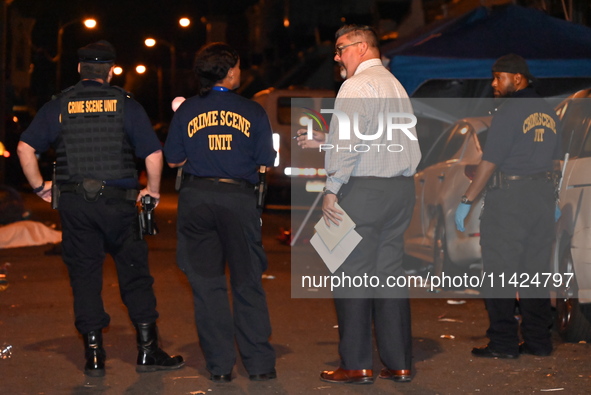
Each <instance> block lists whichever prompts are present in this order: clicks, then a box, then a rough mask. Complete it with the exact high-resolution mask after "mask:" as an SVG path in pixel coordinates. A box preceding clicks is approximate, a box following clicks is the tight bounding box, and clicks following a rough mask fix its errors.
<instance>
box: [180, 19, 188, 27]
mask: <svg viewBox="0 0 591 395" xmlns="http://www.w3.org/2000/svg"><path fill="white" fill-rule="evenodd" d="M190 24H191V20H190V19H189V18H186V17H183V18H181V19H179V25H181V27H189V25H190Z"/></svg>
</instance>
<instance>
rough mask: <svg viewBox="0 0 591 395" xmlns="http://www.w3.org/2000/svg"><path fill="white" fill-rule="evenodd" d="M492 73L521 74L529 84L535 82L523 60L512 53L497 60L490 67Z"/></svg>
mask: <svg viewBox="0 0 591 395" xmlns="http://www.w3.org/2000/svg"><path fill="white" fill-rule="evenodd" d="M492 71H493V72H497V73H511V74H517V73H519V74H523V75H524V76H525V77H526V78H527V79H528V80H529V82H530V83H534V82H535V81H536V78H535V77H534V76H533V75H532V74H531V73H530V71H529V67H528V66H527V62H526V61H525V59H523V58H522V57H521V56H519V55H516V54H513V53H512V54H509V55H505V56H501V57H500V58H498V59H497V61H496V62H495V63H494V64H493V66H492Z"/></svg>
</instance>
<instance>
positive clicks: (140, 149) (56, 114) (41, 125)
mask: <svg viewBox="0 0 591 395" xmlns="http://www.w3.org/2000/svg"><path fill="white" fill-rule="evenodd" d="M82 83H83V84H84V85H86V86H95V87H100V86H101V85H102V84H101V83H99V82H95V81H91V80H84V81H82ZM124 100H125V114H124V122H123V130H124V132H125V135H126V138H127V141H128V142H129V144H130V146H131V147H133V153H134V155H135V157H137V158H142V159H144V158H146V157H147V156H149V155H150V154H152V153H154V152H156V151H158V150H160V149H162V144H161V143H160V141H159V140H158V137H157V136H156V133H155V132H154V129H153V128H152V123H151V122H150V118H149V117H148V115H147V114H146V111H145V110H144V108H143V107H142V106H141V105H140V104H139V103H138V102H137V101H135V100H134V99H132V98H130V97H127V96H126V97H125V99H124ZM60 104H61V100H60V99H59V97H58V98H56V99H54V100H51V101H49V102H47V103H46V104H45V105H43V107H41V109H39V111H38V112H37V115H36V116H35V118H34V119H33V121H32V122H31V124H30V125H29V127H28V128H27V129H26V130H25V131H24V132H23V134H22V135H21V141H23V142H25V143H27V144H29V145H30V146H31V147H33V148H34V149H35V151H37V152H39V153H42V152H45V151H47V150H49V148H50V147H54V148H57V147H56V146H57V144H58V142H59V141H60V134H61V132H62V124H61V122H60V113H61V108H60ZM97 105H98V103H88V104H86V103H85V105H84V106H85V108H86V109H87V110H88V111H91V110H93V111H94V110H100V107H97ZM103 105H104V103H103ZM72 111H81V110H80V109H78V110H77V109H76V108H75V107H73V108H72ZM106 181H108V182H107V184H108V185H115V186H120V187H124V188H136V187H137V181H136V180H135V179H134V178H132V177H130V178H128V179H120V180H106Z"/></svg>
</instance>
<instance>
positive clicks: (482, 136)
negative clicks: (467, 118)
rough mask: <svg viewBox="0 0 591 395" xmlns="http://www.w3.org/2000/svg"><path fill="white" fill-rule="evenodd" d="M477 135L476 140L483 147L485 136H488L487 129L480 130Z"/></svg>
mask: <svg viewBox="0 0 591 395" xmlns="http://www.w3.org/2000/svg"><path fill="white" fill-rule="evenodd" d="M476 136H477V137H478V142H479V143H480V148H481V149H484V145H485V144H486V138H487V137H488V129H486V130H483V131H482V132H480V133H478V134H477V135H476Z"/></svg>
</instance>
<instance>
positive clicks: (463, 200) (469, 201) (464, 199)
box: [460, 195, 472, 204]
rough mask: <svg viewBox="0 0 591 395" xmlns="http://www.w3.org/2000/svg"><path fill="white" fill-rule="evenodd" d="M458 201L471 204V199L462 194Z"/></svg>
mask: <svg viewBox="0 0 591 395" xmlns="http://www.w3.org/2000/svg"><path fill="white" fill-rule="evenodd" d="M460 202H462V203H464V204H472V200H468V198H467V197H466V195H463V196H462V198H461V199H460Z"/></svg>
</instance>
